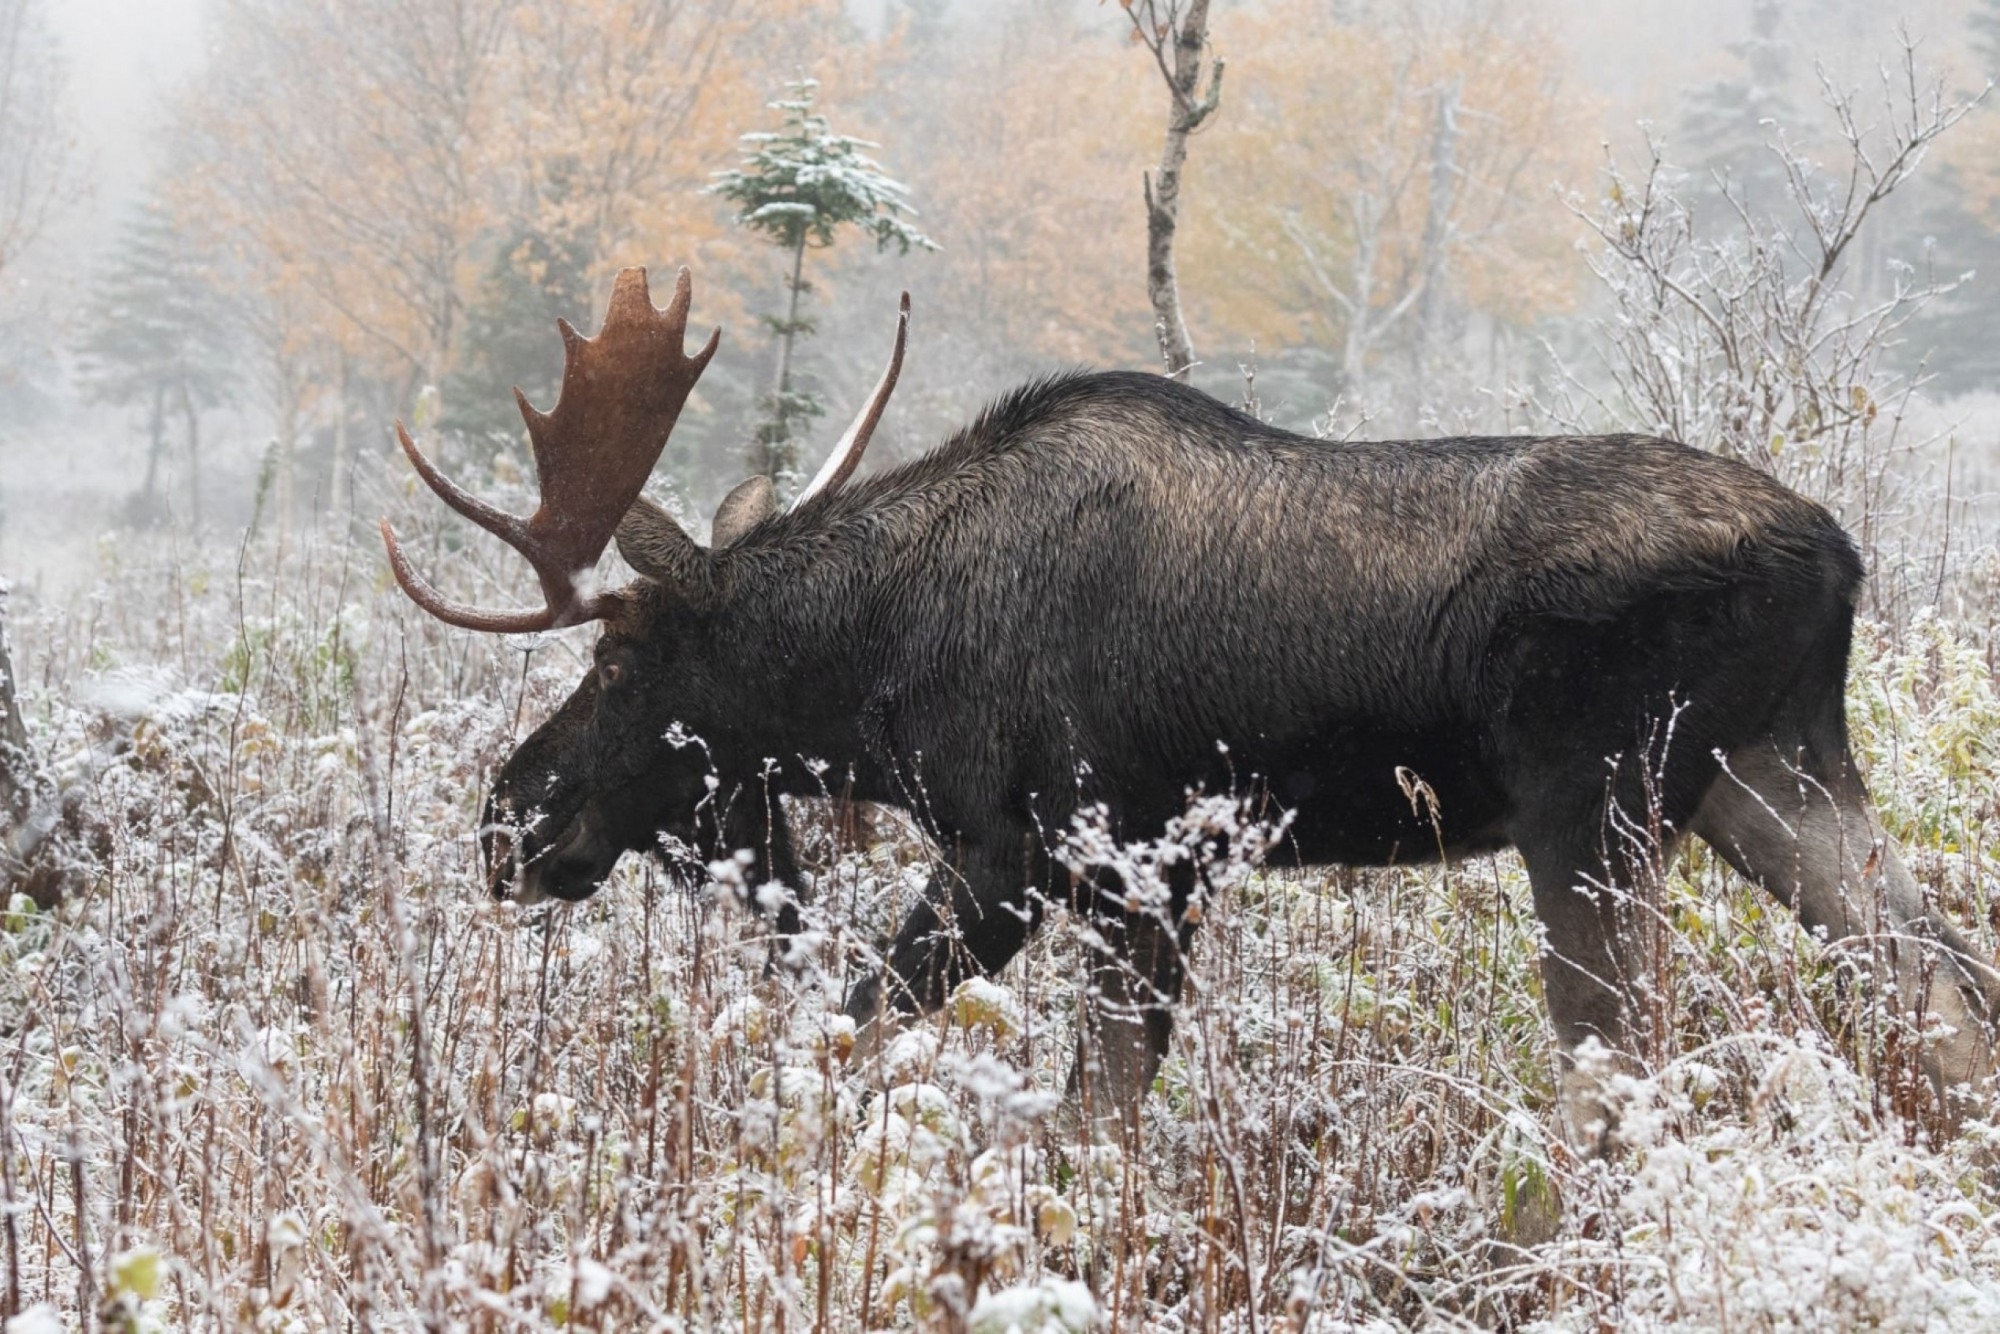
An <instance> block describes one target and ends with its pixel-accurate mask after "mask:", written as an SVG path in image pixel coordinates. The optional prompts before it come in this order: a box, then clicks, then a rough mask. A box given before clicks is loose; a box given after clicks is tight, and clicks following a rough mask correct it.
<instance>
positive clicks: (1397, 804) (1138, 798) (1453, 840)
mask: <svg viewBox="0 0 2000 1334" xmlns="http://www.w3.org/2000/svg"><path fill="white" fill-rule="evenodd" d="M1472 734H1473V729H1470V728H1465V729H1454V730H1452V731H1449V732H1447V731H1446V730H1444V729H1438V730H1436V731H1416V730H1389V729H1383V728H1380V727H1371V726H1368V725H1365V724H1354V723H1334V724H1331V725H1328V726H1325V727H1322V728H1319V729H1317V730H1315V731H1313V732H1311V733H1310V734H1307V735H1302V736H1296V737H1290V738H1282V739H1273V738H1268V737H1240V738H1238V739H1236V740H1234V741H1232V742H1229V743H1227V749H1226V750H1223V749H1222V748H1220V747H1214V746H1210V747H1204V748H1203V749H1204V750H1205V751H1206V752H1207V753H1206V754H1205V755H1203V756H1202V757H1200V758H1199V759H1197V758H1196V757H1195V756H1193V755H1185V756H1181V757H1177V758H1178V760H1179V762H1176V759H1175V757H1168V756H1164V755H1162V756H1157V757H1155V758H1156V760H1157V761H1159V763H1157V765H1155V766H1148V767H1149V768H1150V770H1151V775H1152V776H1151V777H1150V778H1148V779H1139V778H1137V776H1136V775H1134V779H1135V781H1134V782H1133V783H1132V784H1131V785H1130V786H1129V787H1128V788H1127V796H1128V798H1133V800H1130V801H1129V804H1127V803H1120V804H1126V809H1127V810H1128V811H1129V813H1130V814H1131V815H1132V816H1133V817H1135V818H1136V819H1137V820H1138V821H1140V822H1144V823H1151V822H1152V821H1153V820H1154V819H1157V820H1159V821H1161V822H1164V820H1165V819H1167V818H1169V817H1170V816H1172V815H1173V814H1176V813H1178V810H1179V808H1180V807H1181V806H1182V805H1184V804H1185V799H1186V798H1185V794H1186V791H1187V789H1188V788H1190V787H1192V786H1194V785H1196V784H1197V783H1198V784H1200V785H1201V786H1202V788H1203V789H1204V790H1205V791H1208V792H1212V793H1214V792H1238V793H1241V794H1243V795H1245V796H1248V797H1251V798H1252V799H1253V802H1254V804H1255V805H1256V806H1258V807H1260V808H1262V809H1263V810H1265V811H1266V812H1268V813H1269V814H1271V815H1275V814H1276V813H1278V812H1281V811H1290V812H1291V813H1292V824H1291V830H1290V837H1289V838H1287V840H1286V841H1285V844H1284V845H1283V847H1282V848H1280V849H1277V850H1274V852H1273V856H1274V858H1276V859H1279V860H1283V861H1288V862H1297V863H1302V864H1307V865H1314V864H1319V863H1326V862H1340V863H1346V864H1349V865H1357V866H1363V865H1366V866H1383V865H1392V864H1397V863H1406V862H1428V861H1436V860H1437V859H1438V858H1439V857H1440V856H1446V857H1458V856H1464V855H1471V854H1474V853H1479V852H1491V851H1493V850H1495V849H1498V848H1501V847H1505V846H1506V842H1507V840H1506V837H1505V835H1504V834H1503V833H1502V823H1503V821H1504V819H1505V817H1506V814H1507V803H1506V799H1505V796H1504V794H1503V792H1502V791H1501V789H1500V786H1499V784H1498V783H1497V781H1495V780H1494V778H1493V777H1492V776H1491V775H1490V774H1489V773H1487V772H1486V770H1485V768H1484V766H1483V765H1482V764H1481V763H1480V761H1479V759H1478V756H1477V755H1476V753H1475V751H1474V747H1473V745H1472V744H1469V742H1470V739H1471V736H1472ZM1170 774H1173V775H1179V777H1178V778H1177V779H1176V780H1174V781H1170V782H1161V781H1159V780H1160V779H1161V778H1164V777H1166V776H1167V775H1170Z"/></svg>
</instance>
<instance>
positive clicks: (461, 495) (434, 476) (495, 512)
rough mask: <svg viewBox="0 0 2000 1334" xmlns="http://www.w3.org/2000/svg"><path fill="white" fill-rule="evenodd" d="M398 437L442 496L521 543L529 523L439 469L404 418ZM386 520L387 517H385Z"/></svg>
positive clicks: (500, 534) (506, 538)
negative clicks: (411, 436)
mask: <svg viewBox="0 0 2000 1334" xmlns="http://www.w3.org/2000/svg"><path fill="white" fill-rule="evenodd" d="M396 441H397V443H399V444H400V445H402V447H403V453H404V454H406V455H408V456H409V460H410V466H412V467H413V468H415V469H416V470H417V476H419V477H421V478H423V479H424V481H425V482H426V483H427V484H428V485H429V486H430V489H431V490H433V491H435V492H437V495H438V499H440V500H442V501H443V502H444V503H445V504H447V505H449V506H451V507H452V508H453V509H455V510H457V511H458V512H459V513H460V514H463V515H464V516H465V517H466V518H468V519H470V520H472V521H473V522H474V523H476V524H478V525H479V526H480V527H481V528H484V529H485V530H486V531H487V532H489V533H492V534H493V535H494V536H495V537H498V538H500V539H502V540H503V541H505V542H507V543H509V544H510V545H519V543H520V540H521V538H522V537H523V536H525V535H526V533H527V525H526V524H524V523H523V522H522V521H521V520H519V519H517V518H515V517H514V516H513V515H511V514H509V513H507V512H506V511H505V510H502V509H496V508H494V507H493V506H492V505H489V504H487V503H486V502H485V501H483V500H481V499H480V498H479V497H478V496H475V495H473V494H472V493H471V492H469V491H464V490H461V489H460V488H459V485H458V483H456V482H454V481H452V480H451V478H449V477H446V476H445V475H444V474H443V473H441V472H439V471H438V470H437V465H436V464H434V463H432V462H431V461H430V460H429V459H427V458H425V457H424V452H423V451H422V450H421V449H418V448H417V442H416V441H414V440H412V439H410V433H409V432H408V431H407V430H405V429H404V427H403V423H402V421H401V419H398V420H397V422H396ZM385 522H386V521H385Z"/></svg>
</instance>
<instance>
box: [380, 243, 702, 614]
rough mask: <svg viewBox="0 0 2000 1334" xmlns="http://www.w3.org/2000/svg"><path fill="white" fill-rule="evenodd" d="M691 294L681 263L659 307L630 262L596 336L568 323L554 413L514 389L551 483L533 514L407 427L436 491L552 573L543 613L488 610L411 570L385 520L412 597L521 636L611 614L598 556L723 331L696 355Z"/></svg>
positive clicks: (405, 438) (538, 571)
mask: <svg viewBox="0 0 2000 1334" xmlns="http://www.w3.org/2000/svg"><path fill="white" fill-rule="evenodd" d="M691 295H692V287H691V283H690V281H689V278H688V271H687V270H686V269H682V270H681V271H680V276H679V278H678V279H677V280H676V282H675V284H674V296H673V300H671V301H669V302H668V303H667V308H666V309H665V310H664V311H662V310H659V309H657V308H655V307H654V305H653V301H652V297H651V295H650V294H649V293H648V292H647V289H646V271H645V270H644V269H625V270H623V271H621V272H620V273H619V275H618V280H617V282H616V283H614V284H613V286H612V289H611V308H610V310H609V311H607V312H606V314H605V316H604V327H603V328H602V329H600V330H599V331H598V334H597V336H596V337H595V338H584V337H582V336H581V335H579V334H578V333H577V331H576V330H575V329H573V328H572V327H570V325H569V322H568V321H566V320H559V321H557V327H558V328H559V329H561V330H562V339H563V379H562V393H561V397H559V398H558V399H557V400H556V406H555V410H554V411H553V412H548V413H542V412H537V411H536V410H535V409H534V407H533V406H532V405H530V404H529V402H528V399H527V396H526V395H524V394H523V393H522V392H521V391H520V390H519V389H516V390H515V391H514V397H515V399H516V400H517V401H518V402H519V403H520V405H521V416H522V418H523V419H524V420H525V421H526V422H527V424H528V438H529V440H530V441H531V442H532V443H533V445H534V451H535V474H536V476H537V478H538V479H539V480H540V482H541V492H542V503H541V504H540V506H538V507H537V508H536V510H535V512H534V514H532V515H531V516H529V517H528V518H527V519H520V518H517V517H516V516H514V515H512V514H505V513H502V512H501V511H500V510H497V509H495V508H494V507H493V506H491V505H489V504H487V503H486V502H485V501H483V500H480V499H479V498H478V497H476V496H473V495H470V494H468V493H467V492H465V491H462V490H460V489H459V488H458V486H457V485H456V484H454V483H453V482H452V481H451V480H450V479H449V478H447V477H446V476H444V474H442V473H440V472H439V471H438V470H437V469H436V468H435V467H433V466H432V464H431V461H430V460H429V459H427V458H425V457H424V456H423V453H422V451H421V450H419V449H418V448H417V446H416V442H415V441H413V440H411V439H410V433H409V432H408V431H406V430H404V429H403V424H402V423H401V422H400V421H399V422H397V423H396V438H397V439H398V440H400V441H401V442H402V444H403V452H404V453H405V454H407V455H409V456H410V462H411V463H412V464H413V465H415V467H416V470H417V472H418V474H419V475H421V476H422V477H423V479H424V480H425V481H426V482H428V483H430V487H431V490H433V491H435V492H437V493H438V496H439V497H440V498H441V499H442V500H443V501H444V502H445V504H447V505H449V506H451V507H452V508H453V509H455V510H457V511H458V512H459V513H460V514H463V515H464V516H465V517H466V518H468V519H470V520H472V522H474V523H476V524H478V525H479V526H480V527H481V528H484V529H485V530H486V531H487V532H489V533H492V534H493V535H494V536H496V537H498V538H500V539H501V540H502V541H504V542H506V543H507V544H508V545H509V546H511V547H513V548H514V549H515V550H516V551H518V552H520V553H521V554H522V555H523V556H526V557H527V558H528V563H529V564H530V565H532V566H534V568H535V575H536V577H537V578H538V579H539V580H540V581H541V585H542V598H543V601H544V604H545V605H544V606H543V607H542V609H541V610H540V611H481V610H479V609H477V608H474V607H468V606H465V605H463V604H461V603H457V602H453V601H451V600H450V599H449V598H446V597H445V596H444V595H442V594H441V593H439V592H438V591H437V590H436V589H434V588H432V587H431V586H430V584H429V583H428V582H426V581H425V579H424V577H423V576H422V575H420V574H418V573H417V572H416V570H415V569H413V568H412V567H411V565H410V562H409V560H408V559H407V558H406V557H405V556H404V555H403V551H402V548H401V547H400V546H399V545H398V544H397V542H396V534H395V532H394V530H392V529H391V528H390V526H389V521H388V520H387V519H384V520H382V540H383V541H384V542H385V543H387V544H388V547H389V564H390V567H391V568H392V569H394V570H395V572H396V582H398V583H400V584H401V585H402V586H403V591H404V592H405V593H408V594H409V595H410V599H411V600H412V601H414V602H415V603H416V604H417V605H418V606H420V607H422V608H423V609H424V610H425V611H427V612H429V613H430V614H431V615H433V616H435V617H437V618H438V619H439V620H441V621H445V622H447V623H449V624H451V625H457V626H462V627H464V628H465V629H468V630H494V631H499V632H502V633H512V634H525V633H527V632H529V631H534V630H549V629H554V628H556V627H559V626H565V625H579V624H581V623H582V622H584V621H589V620H595V619H597V618H598V617H599V616H601V615H603V613H604V603H603V600H602V599H600V598H599V597H598V596H597V595H596V594H595V593H593V592H591V591H589V590H588V582H589V578H590V575H591V573H592V571H594V570H595V569H596V568H597V558H598V557H599V556H601V555H603V554H604V548H605V546H606V545H607V544H609V542H610V541H611V535H612V533H613V532H614V531H615V530H616V529H617V527H618V521H619V520H620V519H622V518H624V517H625V512H626V511H627V510H628V509H630V508H631V507H632V502H633V501H634V500H636V499H638V496H639V492H640V490H641V488H643V487H644V486H645V484H646V478H647V476H648V474H650V473H651V472H652V471H653V465H654V464H655V463H657V462H658V461H659V458H660V451H661V450H662V449H664V448H665V447H666V443H667V437H668V435H670V434H671V433H672V432H673V429H674V422H675V420H676V419H677V418H678V417H679V416H680V411H681V407H682V405H683V404H685V403H686V402H687V396H688V394H689V392H691V391H692V390H693V389H694V384H695V381H696V380H698V379H700V378H701V372H702V369H703V368H704V367H705V366H707V365H708V359H709V358H710V357H712V356H714V355H715V349H716V345H717V343H718V342H719V340H720V339H721V337H722V331H721V330H719V329H718V330H717V331H716V332H714V333H712V334H710V335H709V338H708V342H707V343H706V344H704V345H703V347H702V349H701V351H699V352H697V353H695V354H694V355H693V356H692V357H690V356H688V355H687V352H686V339H687V317H688V303H689V301H690V299H691Z"/></svg>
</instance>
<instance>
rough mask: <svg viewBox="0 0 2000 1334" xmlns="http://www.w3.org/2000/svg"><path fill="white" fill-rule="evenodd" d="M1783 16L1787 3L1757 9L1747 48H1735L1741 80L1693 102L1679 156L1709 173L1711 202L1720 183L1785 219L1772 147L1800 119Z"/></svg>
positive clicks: (1774, 0)
mask: <svg viewBox="0 0 2000 1334" xmlns="http://www.w3.org/2000/svg"><path fill="white" fill-rule="evenodd" d="M1784 9H1785V7H1784V0H1755V3H1753V4H1752V5H1751V8H1750V37H1749V40H1747V41H1743V42H1738V43H1735V44H1733V45H1731V46H1730V48H1729V52H1730V54H1731V55H1733V56H1735V57H1736V59H1737V60H1738V61H1739V62H1740V64H1741V72H1740V73H1739V74H1738V75H1737V76H1735V77H1732V78H1724V79H1718V80H1716V81H1715V82H1714V83H1711V84H1709V85H1708V86H1707V87H1706V88H1701V89H1697V90H1695V91H1694V92H1693V93H1692V94H1691V96H1690V98H1689V105H1688V109H1687V111H1686V113H1685V114H1683V115H1682V117H1681V123H1680V136H1681V138H1682V140H1683V143H1682V145H1680V146H1678V147H1675V148H1674V152H1673V155H1674V157H1675V159H1676V160H1677V161H1678V162H1680V163H1681V164H1682V165H1684V166H1689V167H1697V168H1700V169H1701V170H1702V171H1703V172H1704V173H1705V178H1704V180H1703V182H1702V187H1701V188H1702V190H1703V192H1704V193H1708V194H1713V193H1714V187H1712V185H1711V184H1710V183H1711V182H1713V181H1714V180H1715V179H1716V178H1717V177H1720V178H1721V179H1722V180H1723V181H1724V182H1726V184H1727V189H1728V191H1729V193H1730V194H1731V195H1732V196H1734V197H1735V198H1736V199H1738V200H1740V201H1741V202H1743V203H1744V204H1746V205H1747V206H1748V207H1749V208H1750V210H1751V211H1752V212H1753V213H1760V214H1763V215H1765V216H1770V215H1773V214H1775V213H1780V212H1784V211H1785V198H1786V189H1787V186H1786V182H1785V173H1784V166H1783V164H1782V163H1781V162H1780V161H1779V160H1778V155H1777V154H1776V153H1773V152H1772V151H1771V148H1770V144H1771V142H1772V140H1773V139H1774V138H1775V137H1776V135H1777V134H1778V133H1779V132H1780V131H1782V130H1783V129H1785V128H1786V127H1787V126H1790V125H1793V124H1795V123H1796V121H1797V118H1798V117H1797V111H1798V108H1797V107H1796V106H1795V105H1794V103H1793V101H1792V99H1791V95H1790V92H1789V90H1788V85H1789V83H1790V80H1791V72H1792V62H1791V53H1790V51H1789V50H1788V49H1787V47H1786V45H1785V42H1784V39H1783V35H1782V28H1783V26H1784ZM1670 147H1673V146H1670ZM1718 202H1720V201H1719V199H1718Z"/></svg>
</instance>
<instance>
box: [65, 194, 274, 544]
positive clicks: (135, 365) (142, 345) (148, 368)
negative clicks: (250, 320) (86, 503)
mask: <svg viewBox="0 0 2000 1334" xmlns="http://www.w3.org/2000/svg"><path fill="white" fill-rule="evenodd" d="M218 269H219V261H218V259H217V257H216V256H214V255H213V254H210V253H207V252H205V251H204V249H203V248H202V247H201V246H199V245H197V244H196V243H195V242H194V241H193V240H191V239H190V238H189V237H188V236H187V234H186V233H185V232H184V231H183V230H182V229H181V228H179V227H178V226H177V225H176V224H175V221H174V219H173V217H172V216H171V215H170V214H169V213H168V211H167V209H166V207H165V205H164V204H162V203H161V202H160V201H159V200H158V199H157V198H156V199H153V200H150V201H148V202H147V203H145V204H143V205H142V206H141V207H140V208H139V210H138V211H137V212H136V213H135V214H134V215H133V216H132V218H131V219H130V220H129V221H128V222H127V223H126V225H125V226H124V228H123V229H122V231H121V235H120V238H119V243H118V247H117V251H116V254H115V256H114V257H113V259H112V261H111V264H110V266H109V267H108V268H107V269H106V270H105V271H104V273H103V274H102V275H101V277H100V278H99V280H98V282H97V284H96V287H95V290H94V291H93V292H92V294H91V298H90V300H89V302H88V304H87V305H86V307H85V310H84V327H85V329H86V333H85V335H84V339H83V342H82V344H81V345H80V346H79V347H78V349H77V351H78V353H79V354H80V357H81V362H82V365H81V375H82V379H83V387H84V391H85V393H86V394H87V395H88V396H89V397H90V398H92V399H94V400H96V401H98V402H104V403H114V404H118V405H121V406H126V405H131V404H142V405H144V406H145V408H146V410H147V433H148V436H149V441H150V445H149V449H148V452H147V455H146V477H145V481H144V482H143V483H142V484H141V486H140V489H139V492H138V494H137V495H136V496H134V497H133V498H132V500H131V502H130V506H131V509H130V514H131V517H132V518H133V519H134V520H135V521H138V522H154V521H157V519H158V518H159V515H160V510H161V498H160V495H159V469H160V461H161V459H162V457H163V456H164V454H165V452H166V441H167V421H168V417H169V414H177V415H178V416H179V417H180V419H181V423H182V426H183V428H184V432H185V434H184V442H185V445H186V448H187V458H188V501H189V519H190V521H191V522H192V523H193V524H194V525H195V526H197V527H198V526H199V525H200V523H201V415H202V414H203V413H204V412H207V411H209V410H210V409H213V408H216V407H220V406H222V405H223V404H224V403H227V402H228V401H230V390H231V386H232V384H233V381H234V378H235V367H234V366H233V365H232V364H231V356H232V353H233V351H234V345H235V338H234V333H235V327H236V321H235V319H234V317H233V312H232V310H231V308H230V305H229V302H228V299H227V298H226V297H225V296H224V295H223V290H224V289H223V287H222V284H221V282H220V275H219V272H218Z"/></svg>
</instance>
